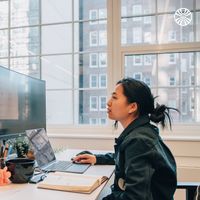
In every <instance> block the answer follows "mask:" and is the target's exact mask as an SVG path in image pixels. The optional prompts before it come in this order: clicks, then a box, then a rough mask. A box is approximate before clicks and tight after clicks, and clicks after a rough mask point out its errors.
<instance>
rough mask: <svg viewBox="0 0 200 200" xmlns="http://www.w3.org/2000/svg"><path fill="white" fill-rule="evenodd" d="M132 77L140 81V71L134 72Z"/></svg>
mask: <svg viewBox="0 0 200 200" xmlns="http://www.w3.org/2000/svg"><path fill="white" fill-rule="evenodd" d="M133 78H134V79H136V80H138V81H142V73H134V74H133Z"/></svg>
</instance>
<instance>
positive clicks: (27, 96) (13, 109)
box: [0, 66, 46, 137]
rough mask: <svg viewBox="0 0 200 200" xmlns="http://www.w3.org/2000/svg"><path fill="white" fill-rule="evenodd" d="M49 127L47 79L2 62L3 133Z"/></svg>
mask: <svg viewBox="0 0 200 200" xmlns="http://www.w3.org/2000/svg"><path fill="white" fill-rule="evenodd" d="M34 128H45V129H46V95H45V81H43V80H39V79H35V78H32V77H29V76H26V75H23V74H20V73H18V72H15V71H12V70H9V69H7V68H4V67H1V66H0V137H4V136H8V135H9V136H11V135H13V134H15V135H16V134H21V133H24V132H25V130H27V129H34Z"/></svg>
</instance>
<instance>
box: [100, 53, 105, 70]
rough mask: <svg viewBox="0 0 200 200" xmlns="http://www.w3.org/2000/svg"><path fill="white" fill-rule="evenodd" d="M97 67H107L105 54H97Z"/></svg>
mask: <svg viewBox="0 0 200 200" xmlns="http://www.w3.org/2000/svg"><path fill="white" fill-rule="evenodd" d="M99 67H107V54H106V53H99Z"/></svg>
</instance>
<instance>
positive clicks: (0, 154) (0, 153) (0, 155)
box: [0, 145, 3, 158]
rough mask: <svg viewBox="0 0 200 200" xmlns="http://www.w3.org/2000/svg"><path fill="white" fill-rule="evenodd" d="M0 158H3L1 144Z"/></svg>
mask: <svg viewBox="0 0 200 200" xmlns="http://www.w3.org/2000/svg"><path fill="white" fill-rule="evenodd" d="M0 158H3V145H2V146H1V152H0Z"/></svg>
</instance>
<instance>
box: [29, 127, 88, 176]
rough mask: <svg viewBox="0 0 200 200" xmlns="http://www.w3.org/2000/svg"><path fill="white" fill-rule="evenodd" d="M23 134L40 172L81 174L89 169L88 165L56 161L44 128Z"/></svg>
mask: <svg viewBox="0 0 200 200" xmlns="http://www.w3.org/2000/svg"><path fill="white" fill-rule="evenodd" d="M25 133H26V136H27V137H28V139H29V142H30V145H31V147H32V149H33V151H34V156H35V159H36V161H37V164H38V167H39V168H40V169H41V170H44V171H46V172H55V171H60V172H71V173H79V174H82V173H84V172H85V171H86V170H87V169H88V168H89V167H90V164H77V163H72V162H71V161H66V160H56V157H55V153H54V151H53V148H52V147H51V144H50V141H49V138H48V136H47V133H46V131H45V129H44V128H38V129H31V130H26V131H25Z"/></svg>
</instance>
